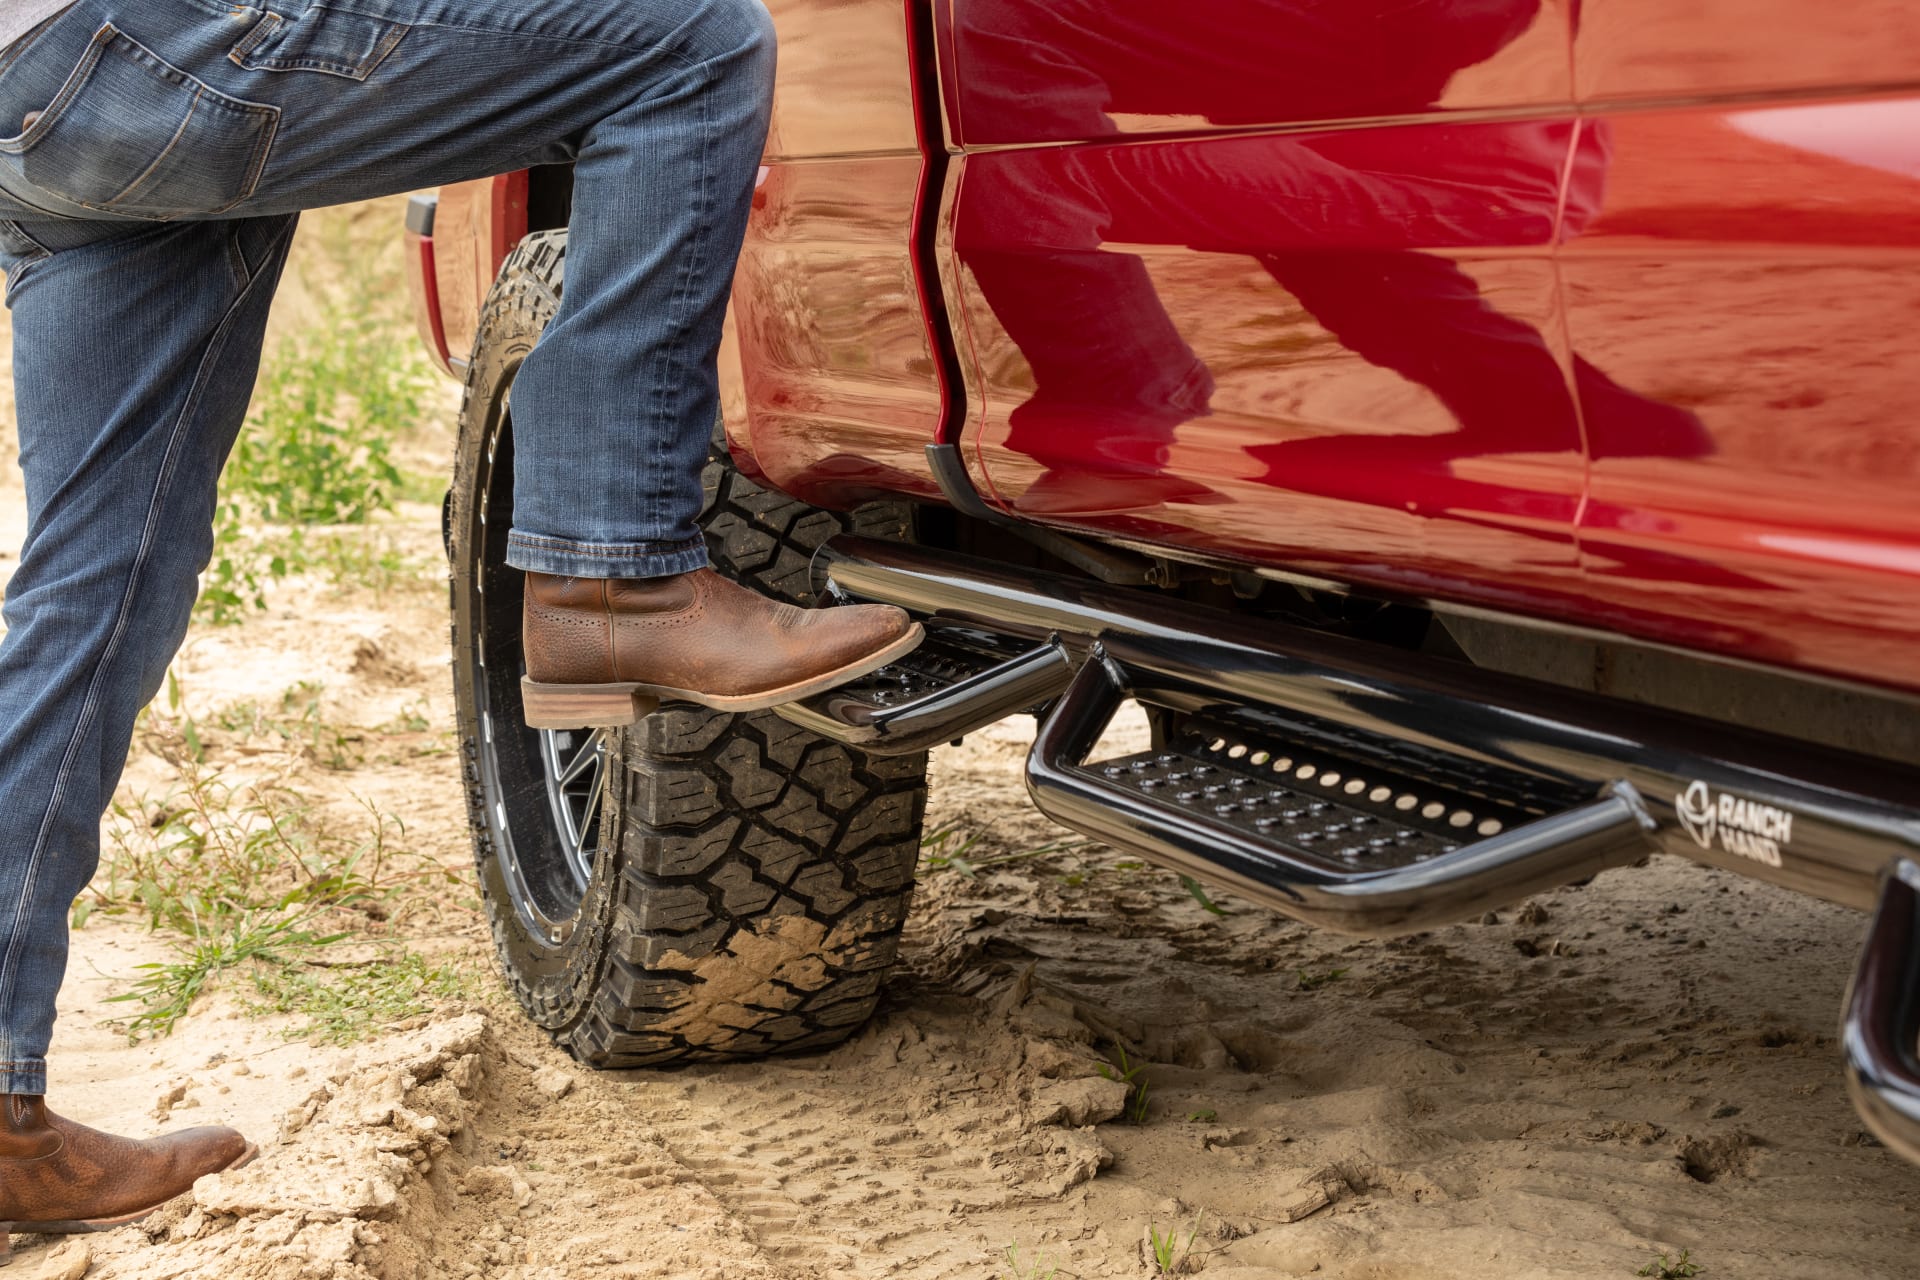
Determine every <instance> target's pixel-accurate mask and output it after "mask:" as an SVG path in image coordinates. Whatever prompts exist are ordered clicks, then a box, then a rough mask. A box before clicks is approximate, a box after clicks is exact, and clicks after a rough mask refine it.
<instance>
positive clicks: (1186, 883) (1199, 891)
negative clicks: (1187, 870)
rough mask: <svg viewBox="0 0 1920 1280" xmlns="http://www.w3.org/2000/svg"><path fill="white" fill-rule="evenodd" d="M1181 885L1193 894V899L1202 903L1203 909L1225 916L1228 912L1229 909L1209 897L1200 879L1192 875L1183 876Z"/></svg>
mask: <svg viewBox="0 0 1920 1280" xmlns="http://www.w3.org/2000/svg"><path fill="white" fill-rule="evenodd" d="M1180 886H1181V887H1182V888H1183V889H1185V890H1186V891H1187V892H1188V893H1190V894H1192V895H1193V900H1194V901H1195V902H1197V903H1199V904H1200V907H1201V909H1202V910H1203V911H1207V912H1209V913H1211V914H1213V915H1216V916H1223V915H1225V914H1227V909H1226V908H1225V907H1223V906H1221V905H1220V904H1219V903H1217V902H1215V901H1214V900H1213V899H1212V898H1209V897H1208V896H1207V891H1206V890H1205V889H1204V888H1202V887H1201V885H1200V882H1199V881H1198V880H1195V879H1194V878H1193V877H1192V876H1187V875H1183V876H1181V877H1180Z"/></svg>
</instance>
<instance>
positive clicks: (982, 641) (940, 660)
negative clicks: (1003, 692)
mask: <svg viewBox="0 0 1920 1280" xmlns="http://www.w3.org/2000/svg"><path fill="white" fill-rule="evenodd" d="M1032 647H1034V646H1033V645H1031V644H1030V643H1028V644H1023V643H1021V642H1019V641H1014V640H1010V639H1008V638H1006V637H1004V636H996V635H993V634H991V633H990V632H985V631H974V630H971V629H967V628H961V627H932V628H929V629H928V631H927V638H926V640H925V641H923V642H922V643H921V645H920V647H919V648H917V649H915V650H914V651H913V652H912V653H910V654H908V655H907V656H906V657H904V658H902V659H900V660H899V661H898V662H890V663H888V664H887V665H886V666H884V667H881V668H880V669H879V670H878V671H875V672H873V673H872V674H870V675H865V676H862V677H860V678H859V679H858V680H850V681H848V682H847V683H846V684H844V685H841V686H840V687H839V688H837V689H835V690H834V691H833V693H832V694H831V695H829V696H831V697H833V698H836V699H840V700H846V699H851V700H853V701H855V702H863V703H866V704H868V705H869V706H875V707H897V706H899V705H901V704H902V703H906V702H911V701H913V700H914V699H915V698H922V697H925V696H926V695H927V694H930V693H937V692H939V691H940V690H942V689H945V688H948V687H950V686H952V685H955V684H958V683H960V681H962V680H965V679H967V678H968V677H970V676H976V675H979V674H980V673H981V672H982V671H986V670H988V669H990V668H992V667H997V666H999V665H1000V664H1001V663H1003V662H1005V661H1007V660H1008V659H1010V658H1014V657H1017V656H1019V655H1020V654H1021V653H1023V652H1025V651H1026V650H1027V649H1030V648H1032Z"/></svg>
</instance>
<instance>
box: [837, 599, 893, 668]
mask: <svg viewBox="0 0 1920 1280" xmlns="http://www.w3.org/2000/svg"><path fill="white" fill-rule="evenodd" d="M814 616H815V617H817V618H820V619H821V620H822V622H823V623H824V624H825V625H827V626H829V627H831V629H832V632H833V634H832V638H831V640H830V641H829V643H828V644H826V645H824V646H822V647H823V649H824V652H823V653H822V654H821V660H820V662H819V664H818V665H819V666H820V667H821V669H823V670H832V669H833V668H835V667H840V666H845V665H846V664H847V663H849V662H855V661H858V660H859V659H860V658H861V657H863V656H865V655H866V654H869V653H873V652H875V651H876V650H879V649H884V648H886V647H887V646H888V645H890V644H892V643H893V642H894V641H896V640H898V639H899V638H900V637H901V636H904V635H906V634H907V632H908V630H910V629H911V628H912V626H913V619H912V618H910V617H909V616H907V611H906V610H905V609H897V608H895V607H894V606H893V605H890V604H854V605H841V606H838V607H836V608H832V609H822V610H820V611H818V612H817V613H816V614H815V615H814Z"/></svg>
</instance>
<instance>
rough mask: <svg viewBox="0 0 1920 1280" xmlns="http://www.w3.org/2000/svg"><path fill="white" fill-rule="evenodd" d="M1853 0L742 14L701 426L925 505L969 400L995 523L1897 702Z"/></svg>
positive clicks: (1908, 410)
mask: <svg viewBox="0 0 1920 1280" xmlns="http://www.w3.org/2000/svg"><path fill="white" fill-rule="evenodd" d="M927 3H931V4H933V6H934V8H933V21H932V22H931V23H930V24H929V31H928V32H927V33H923V32H922V31H921V30H920V29H919V27H918V26H917V23H916V21H915V15H917V14H918V12H919V10H917V9H916V8H915V6H916V5H921V4H927ZM1860 3H1861V4H1862V5H1864V6H1865V9H1864V10H1861V11H1857V12H1856V11H1855V10H1854V9H1850V10H1849V13H1848V16H1847V17H1846V18H1845V19H1844V20H1838V19H1836V17H1835V15H1834V14H1833V13H1832V12H1831V11H1830V7H1829V6H1822V5H1818V4H1815V3H1814V2H1813V0H1342V2H1341V3H1337V4H1333V3H1308V2H1307V0H1208V2H1206V3H1202V4H1200V5H1169V4H1166V3H1164V0H906V5H905V10H904V13H903V6H902V0H833V2H831V3H829V2H828V0H774V3H773V4H772V5H771V6H770V7H771V8H772V10H773V12H774V15H775V18H776V21H777V23H778V25H779V27H780V32H781V40H782V57H781V71H780V77H781V78H780V82H779V89H778V95H779V96H778V104H777V107H776V115H775V122H774V129H773V137H772V141H771V143H770V145H769V150H768V157H767V162H766V164H767V167H766V172H765V174H764V175H763V180H762V184H761V189H760V192H759V195H758V197H757V198H756V202H755V211H754V215H753V219H752V224H751V227H750V230H749V234H748V240H747V247H746V251H745V254H744V256H743V258H742V261H741V265H740V271H739V276H738V278H737V283H736V289H735V307H734V315H733V323H732V324H731V326H730V332H729V344H728V349H727V355H726V358H725V359H724V360H723V378H724V380H725V382H726V386H727V413H728V429H729V433H730V436H731V437H732V440H733V443H734V445H735V448H736V452H738V453H740V454H741V456H742V458H743V460H744V461H745V462H746V464H747V465H748V466H749V467H750V468H752V469H753V470H755V471H756V472H758V473H760V474H763V475H764V476H765V477H767V478H768V479H770V480H771V481H772V482H774V483H776V484H779V485H780V486H782V487H784V488H786V489H788V490H789V491H791V492H794V493H796V494H798V495H799V496H802V497H805V498H809V499H811V500H813V501H816V502H822V503H826V504H829V505H844V504H847V503H851V502H855V501H859V500H862V499H864V498H868V497H873V496H878V495H880V494H883V493H904V494H909V495H913V496H918V497H927V498H931V497H935V496H937V490H936V487H935V486H934V484H933V482H932V479H931V476H930V474H929V473H928V471H927V469H926V467H925V464H924V460H923V458H922V450H923V449H924V447H925V446H926V445H927V444H929V443H934V442H938V441H941V440H943V439H946V438H949V437H948V436H947V435H943V432H951V431H953V430H954V429H956V428H962V429H963V430H962V431H961V434H960V437H959V439H960V442H961V443H962V445H963V447H964V451H965V452H966V454H967V458H968V462H969V465H970V466H971V467H972V469H973V474H974V478H975V481H976V483H977V484H978V486H979V487H980V489H981V491H982V493H983V494H984V495H985V496H986V497H987V499H988V500H989V501H990V502H994V503H997V504H998V505H1000V506H1002V507H1003V508H1004V509H1007V510H1009V511H1011V512H1014V513H1017V514H1019V515H1021V516H1024V517H1026V518H1029V519H1035V520H1041V521H1045V522H1048V523H1052V524H1057V525H1062V526H1066V527H1069V528H1076V529H1081V530H1084V531H1087V532H1089V533H1091V534H1095V535H1106V536H1119V537H1124V538H1128V539H1131V540H1138V541H1146V542H1150V543H1159V544H1162V545H1166V546H1170V547H1181V548H1188V549H1193V550H1197V551H1202V552H1206V553H1210V554H1213V555H1218V556H1224V557H1227V558H1229V559H1236V560H1240V561H1243V562H1246V563H1251V564H1263V565H1271V566H1275V567H1281V568H1287V569H1292V570H1297V571H1302V572H1308V573H1317V574H1323V575H1326V576H1331V577H1335V578H1341V579H1345V580H1348V581H1352V582H1355V583H1358V584H1362V585H1368V584H1371V585H1376V586H1381V587H1386V588H1391V589H1395V590H1400V591H1411V592H1417V593H1420V594H1425V595H1429V596H1433V597H1437V598H1443V599H1451V600H1456V601H1460V602H1465V603H1473V604H1479V605H1486V606H1491V607H1494V608H1497V609H1503V610H1507V611H1510V612H1513V613H1518V614H1528V615H1533V616H1536V617H1544V618H1550V619H1557V620H1562V621H1566V622H1569V623H1574V624H1582V625H1595V626H1601V627H1606V628H1610V629H1614V630H1619V631H1624V632H1627V633H1630V634H1635V635H1640V636H1645V637H1648V638H1651V639H1657V640H1661V641H1666V642H1673V643H1678V644H1682V645H1687V646H1692V647H1696V648H1700V649H1704V650H1714V651H1720V652H1727V653H1733V654H1738V655H1741V656H1745V657H1750V658H1755V659H1759V660H1762V661H1766V662H1771V663H1777V664H1781V665H1784V666H1790V667H1798V668H1802V669H1807V670H1812V671H1823V672H1830V673H1836V674H1840V675H1843V676H1848V677H1852V678H1856V679H1865V680H1869V681H1876V682H1880V683H1883V684H1888V685H1895V686H1902V687H1906V688H1910V689H1920V659H1917V658H1916V657H1915V656H1914V655H1915V652H1916V647H1915V645H1914V644H1913V642H1912V637H1913V636H1914V635H1915V634H1916V632H1920V504H1915V503H1913V502H1912V500H1911V497H1910V495H1911V494H1912V493H1914V492H1915V491H1916V481H1920V421H1916V418H1915V413H1914V409H1913V406H1914V405H1915V404H1916V403H1920V362H1916V360H1915V359H1914V356H1913V351H1914V343H1913V338H1912V335H1913V334H1914V332H1915V331H1916V328H1920V9H1915V8H1914V7H1913V6H1911V5H1909V4H1907V3H1904V0H1860ZM922 46H930V48H929V47H922ZM916 59H918V64H919V65H918V67H917V68H916V65H915V61H916ZM935 61H937V62H938V70H939V73H940V82H939V86H938V93H937V95H933V94H932V90H931V86H930V85H929V84H928V83H927V82H926V80H925V79H924V76H925V74H926V73H927V72H928V71H929V70H930V64H931V63H933V62H935ZM916 93H919V94H921V95H922V97H923V99H924V98H925V97H926V96H929V95H931V96H937V97H938V98H939V100H940V106H941V108H942V111H941V114H942V115H943V116H944V126H945V127H944V129H943V130H942V129H933V128H930V127H929V125H928V115H927V112H926V111H925V108H926V106H927V105H928V104H927V103H926V102H925V101H924V100H922V101H921V102H919V103H916ZM949 151H950V152H951V153H952V156H951V160H950V161H949V160H948V157H947V152H949ZM943 162H944V163H943ZM943 169H944V170H945V174H944V180H943V181H935V179H938V178H940V177H941V171H942V170H943ZM936 186H937V187H938V188H939V190H934V189H933V187H936ZM458 191H459V189H457V188H452V189H449V192H450V193H455V192H458ZM496 193H497V194H498V196H499V197H500V198H499V199H496V198H494V197H495V196H496ZM472 194H473V196H474V197H477V198H470V199H468V201H467V204H466V206H464V207H466V208H468V210H469V213H468V215H467V218H468V221H469V222H470V223H471V224H472V225H471V227H469V228H468V230H467V232H466V233H465V234H464V236H463V238H464V240H465V242H466V243H468V244H471V245H472V246H473V247H474V252H473V254H472V255H471V257H472V259H473V261H472V262H471V263H470V264H468V263H465V262H463V261H461V255H459V254H451V255H449V254H448V253H447V252H446V250H445V249H444V248H443V249H442V253H441V258H440V262H439V267H440V273H439V281H438V294H439V296H440V298H441V300H442V303H443V306H442V312H443V315H444V320H445V334H446V337H447V339H448V340H449V342H451V343H452V344H453V345H454V346H455V349H456V350H457V349H459V344H461V343H462V342H463V341H464V340H465V338H466V336H467V335H468V334H470V332H471V327H470V326H471V317H472V308H473V307H474V306H475V304H476V303H477V301H478V297H479V290H480V289H481V288H482V287H483V285H484V281H485V280H486V279H490V277H491V272H490V271H489V270H488V268H489V267H490V266H497V262H498V258H499V256H501V254H502V252H503V250H502V248H501V246H500V243H499V238H500V235H501V234H502V228H503V227H506V228H509V229H510V223H511V217H510V215H511V209H512V199H511V189H510V188H486V189H485V195H484V196H482V195H481V194H480V191H479V190H475V191H474V192H473V193H472ZM936 198H937V199H938V200H939V203H940V208H939V213H938V217H937V218H936V217H926V218H923V216H922V215H923V214H927V213H928V212H929V211H928V208H927V205H928V202H929V201H931V200H934V199H936ZM502 200H504V201H505V203H504V204H502V203H501V201H502ZM451 205H452V208H450V207H449V203H448V202H443V204H442V211H441V217H442V219H443V225H444V226H447V227H449V228H451V226H452V225H453V224H452V223H451V222H448V221H445V220H448V219H450V218H451V219H457V218H458V217H460V216H461V215H460V214H459V209H460V208H461V207H463V206H461V204H460V198H459V196H458V195H455V197H454V199H453V200H452V201H451ZM519 208H520V210H521V217H522V218H524V208H525V200H524V188H523V189H522V192H521V200H520V205H519ZM453 235H454V232H453V231H452V230H451V229H449V230H448V231H447V233H446V234H443V235H442V236H441V237H440V238H441V240H442V241H447V240H450V239H452V238H453ZM450 259H451V260H452V261H450ZM450 268H458V269H450ZM935 270H937V275H936V274H934V271H935ZM948 344H951V349H952V350H954V351H956V352H957V353H958V357H959V376H960V377H961V378H962V379H963V381H964V388H956V387H953V386H949V385H947V381H946V378H945V375H944V372H943V364H942V358H941V355H940V352H941V350H942V349H943V347H945V346H947V345H948ZM962 390H963V391H964V394H962V395H956V394H955V393H956V392H959V391H962ZM960 408H964V410H965V413H964V414H958V413H955V412H953V411H954V410H956V409H960Z"/></svg>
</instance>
